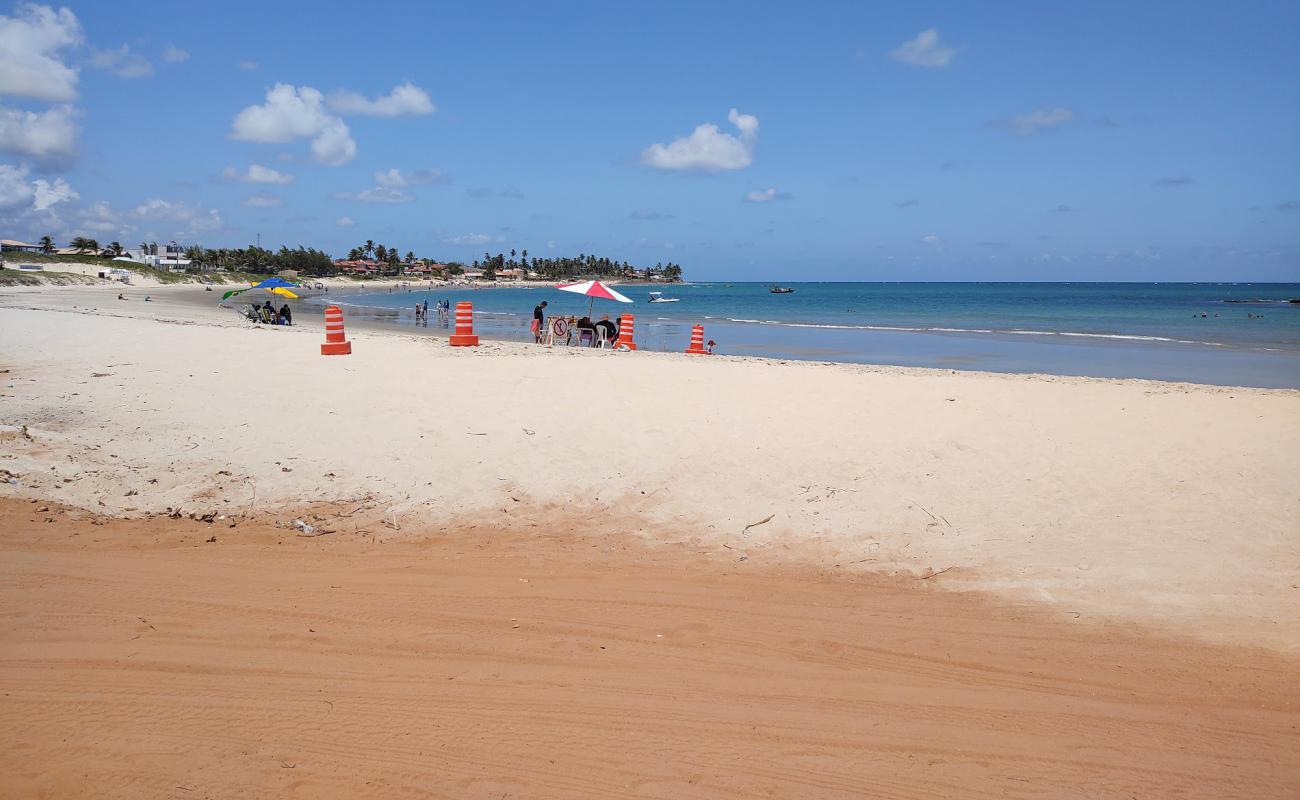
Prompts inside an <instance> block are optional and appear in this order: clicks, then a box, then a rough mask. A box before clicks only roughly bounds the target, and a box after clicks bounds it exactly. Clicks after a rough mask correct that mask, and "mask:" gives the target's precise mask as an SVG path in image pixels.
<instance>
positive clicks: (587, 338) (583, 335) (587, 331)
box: [578, 328, 596, 347]
mask: <svg viewBox="0 0 1300 800" xmlns="http://www.w3.org/2000/svg"><path fill="white" fill-rule="evenodd" d="M595 339H596V332H595V331H594V330H592V329H591V328H579V329H578V347H591V343H592V342H593V341H595Z"/></svg>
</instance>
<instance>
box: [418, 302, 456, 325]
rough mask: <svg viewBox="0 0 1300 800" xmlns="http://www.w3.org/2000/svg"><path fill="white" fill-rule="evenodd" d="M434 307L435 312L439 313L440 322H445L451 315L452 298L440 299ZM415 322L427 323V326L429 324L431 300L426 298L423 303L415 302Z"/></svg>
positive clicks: (419, 323)
mask: <svg viewBox="0 0 1300 800" xmlns="http://www.w3.org/2000/svg"><path fill="white" fill-rule="evenodd" d="M433 308H434V313H436V314H437V315H438V322H439V324H442V323H445V322H446V321H447V320H448V319H449V318H450V316H451V301H450V300H439V301H438V302H437V303H436V304H434V307H433ZM415 324H416V325H425V326H427V325H428V324H429V301H428V300H425V301H424V302H423V303H416V304H415Z"/></svg>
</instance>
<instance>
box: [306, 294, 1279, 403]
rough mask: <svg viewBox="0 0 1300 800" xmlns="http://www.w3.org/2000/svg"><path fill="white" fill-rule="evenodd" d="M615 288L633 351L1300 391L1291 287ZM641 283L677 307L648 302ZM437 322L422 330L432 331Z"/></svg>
mask: <svg viewBox="0 0 1300 800" xmlns="http://www.w3.org/2000/svg"><path fill="white" fill-rule="evenodd" d="M783 285H787V286H791V287H793V288H794V290H795V291H794V293H792V294H772V293H771V292H769V291H768V288H769V286H768V284H760V283H738V282H730V283H726V282H715V283H689V284H679V285H673V286H622V287H618V290H619V291H620V292H622V293H623V294H625V295H627V296H628V297H630V298H631V299H632V300H633V301H634V303H633V304H631V305H625V304H620V303H614V302H610V301H605V300H597V301H596V302H595V306H594V310H593V317H594V318H595V319H599V318H600V316H601V315H602V314H605V313H608V314H610V315H611V318H617V316H618V315H619V314H621V313H632V314H634V315H635V316H636V339H637V343H638V346H640V347H641V348H644V349H650V350H683V349H685V347H686V345H687V342H688V339H689V337H690V330H691V326H692V325H695V324H702V325H704V326H705V331H704V332H705V338H706V339H713V340H714V341H716V342H717V351H718V352H720V353H725V354H731V355H747V356H765V357H771V358H785V359H805V360H817V361H835V362H851V363H865V364H893V365H900V366H920V367H935V368H949V369H969V370H987V371H994V372H1014V373H1026V372H1034V373H1050V374H1060V375H1086V376H1094V377H1116V378H1120V377H1137V378H1152V379H1158V380H1176V381H1191V382H1198V383H1212V384H1223V385H1243V386H1261V387H1274V388H1300V303H1291V302H1288V301H1290V300H1293V299H1300V284H1297V283H1285V284H1279V283H1271V284H1258V283H1256V284H1249V283H1180V284H1174V283H1159V284H1150V283H792V284H783ZM651 291H659V292H662V293H663V295H664V296H665V297H675V298H677V299H678V301H679V302H676V303H648V302H647V300H648V299H649V293H650V292H651ZM326 299H327V300H328V301H329V302H332V303H337V304H339V305H340V306H342V307H343V308H344V309H345V311H347V312H348V313H349V314H350V315H359V316H362V317H365V318H370V319H375V320H380V321H386V322H390V323H392V324H397V325H408V326H409V325H413V324H414V312H413V309H414V306H415V304H416V303H417V302H422V301H424V300H426V299H427V300H428V301H429V303H430V305H431V306H432V305H433V304H434V303H436V301H437V300H441V299H445V300H449V301H451V303H452V304H453V306H454V304H455V303H456V302H458V301H461V300H468V301H471V302H472V303H473V304H474V312H475V329H476V330H475V332H476V333H478V334H479V335H481V336H486V337H491V338H501V339H514V340H519V341H531V338H532V337H531V334H530V333H529V331H528V325H529V321H530V319H531V317H532V309H533V306H535V305H536V304H537V303H538V302H540V301H541V300H547V301H548V304H549V307H548V311H549V312H550V313H551V314H573V315H578V316H581V315H582V314H583V313H585V311H586V308H587V299H586V298H582V297H578V296H575V295H572V294H568V293H565V292H560V291H557V290H555V289H553V288H546V289H539V288H497V287H494V288H490V289H472V288H467V287H466V288H452V289H437V290H420V289H415V290H413V291H409V292H408V291H397V292H393V293H388V292H379V293H365V292H358V293H349V294H339V293H337V292H331V293H330V294H329V295H328V296H327V297H326V298H317V300H318V301H320V300H326ZM437 325H438V323H437V318H436V316H434V317H433V321H432V322H431V323H430V326H432V327H437Z"/></svg>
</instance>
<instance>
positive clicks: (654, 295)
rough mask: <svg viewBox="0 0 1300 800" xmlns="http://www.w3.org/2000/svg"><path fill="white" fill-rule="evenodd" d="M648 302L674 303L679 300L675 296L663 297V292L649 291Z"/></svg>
mask: <svg viewBox="0 0 1300 800" xmlns="http://www.w3.org/2000/svg"><path fill="white" fill-rule="evenodd" d="M650 302H651V303H676V302H679V301H678V299H677V298H676V297H664V294H663V292H651V293H650Z"/></svg>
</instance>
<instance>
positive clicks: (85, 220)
mask: <svg viewBox="0 0 1300 800" xmlns="http://www.w3.org/2000/svg"><path fill="white" fill-rule="evenodd" d="M77 229H78V230H85V232H90V233H104V234H112V235H120V237H126V235H130V234H131V233H134V232H135V226H134V225H131V224H129V222H126V221H125V220H123V219H122V215H120V213H118V212H116V211H113V207H112V206H109V204H108V202H105V200H96V202H95V203H91V204H90V206H88V207H87V208H83V209H82V211H81V213H79V215H78V221H77Z"/></svg>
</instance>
